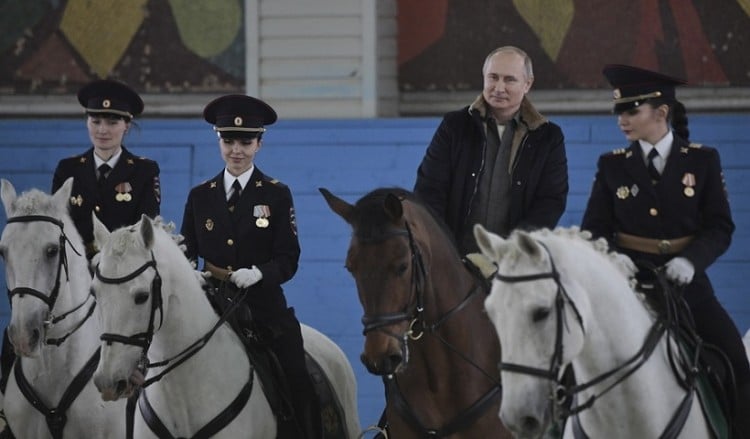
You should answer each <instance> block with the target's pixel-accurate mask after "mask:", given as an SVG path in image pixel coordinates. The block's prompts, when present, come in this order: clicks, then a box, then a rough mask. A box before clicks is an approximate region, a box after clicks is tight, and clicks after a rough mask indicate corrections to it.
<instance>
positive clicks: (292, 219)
mask: <svg viewBox="0 0 750 439" xmlns="http://www.w3.org/2000/svg"><path fill="white" fill-rule="evenodd" d="M289 224H290V225H291V226H292V233H294V236H297V217H296V216H295V214H294V206H292V207H290V208H289Z"/></svg>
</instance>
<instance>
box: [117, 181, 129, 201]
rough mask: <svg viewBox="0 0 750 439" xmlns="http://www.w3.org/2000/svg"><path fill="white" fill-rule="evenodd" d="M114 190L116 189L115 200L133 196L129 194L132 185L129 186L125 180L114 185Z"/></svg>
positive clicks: (123, 199) (127, 198) (124, 199)
mask: <svg viewBox="0 0 750 439" xmlns="http://www.w3.org/2000/svg"><path fill="white" fill-rule="evenodd" d="M115 190H116V191H117V194H115V200H117V201H125V202H129V201H132V200H133V196H132V195H130V192H131V191H132V190H133V186H131V185H130V183H128V182H127V181H125V182H122V183H120V184H118V185H117V186H115Z"/></svg>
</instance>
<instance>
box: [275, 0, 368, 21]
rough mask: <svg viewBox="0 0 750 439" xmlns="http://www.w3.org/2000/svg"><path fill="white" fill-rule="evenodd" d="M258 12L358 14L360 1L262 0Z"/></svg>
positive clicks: (330, 14)
mask: <svg viewBox="0 0 750 439" xmlns="http://www.w3.org/2000/svg"><path fill="white" fill-rule="evenodd" d="M260 6H261V8H260V13H261V16H263V17H264V18H265V17H287V16H295V17H319V16H326V17H331V16H342V15H344V16H346V15H359V14H360V12H361V7H360V2H358V1H351V0H315V1H299V0H264V1H261V5H260Z"/></svg>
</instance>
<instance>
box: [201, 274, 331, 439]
mask: <svg viewBox="0 0 750 439" xmlns="http://www.w3.org/2000/svg"><path fill="white" fill-rule="evenodd" d="M206 293H207V294H206V295H207V297H208V299H209V302H210V303H211V306H212V307H213V308H214V310H215V311H216V313H217V314H218V315H219V316H222V315H225V314H226V313H227V312H228V311H229V314H228V315H227V317H226V321H227V323H229V326H230V327H231V328H232V329H233V330H234V331H235V333H236V334H237V335H238V336H239V338H240V340H242V343H243V345H244V346H245V350H246V352H247V355H248V359H249V361H250V363H251V364H252V366H253V368H254V369H255V372H256V373H257V374H258V377H259V379H260V383H261V387H262V388H263V393H265V395H266V399H267V400H268V403H269V405H270V406H271V409H272V410H273V412H274V414H275V415H276V419H277V420H278V423H279V433H278V437H279V438H282V437H287V436H288V437H297V435H298V431H299V430H298V426H297V421H296V419H295V417H294V409H293V406H292V404H291V398H294V394H293V392H292V390H291V389H290V388H289V385H288V382H287V380H286V377H285V376H284V372H283V368H282V367H281V364H279V360H278V358H277V357H276V355H275V354H274V353H273V351H272V350H271V349H270V348H269V342H270V341H271V340H273V339H274V338H275V337H278V336H279V335H281V334H280V331H281V329H280V328H276V327H268V326H262V325H259V324H257V322H256V321H255V320H253V319H252V315H251V313H250V310H249V309H248V307H246V306H242V305H241V304H240V306H236V307H235V308H234V310H231V309H230V308H231V307H232V306H233V304H234V300H235V298H236V299H237V300H243V299H244V297H240V296H239V295H236V296H234V297H233V298H232V297H228V296H227V295H226V294H224V292H220V291H218V289H216V288H214V287H211V286H209V285H207V286H206ZM305 365H306V367H307V372H308V374H309V376H310V380H311V381H312V383H313V387H314V389H315V394H316V395H317V397H318V401H319V403H320V411H321V413H320V415H321V417H322V423H323V432H324V437H325V438H326V439H328V438H330V439H339V438H341V439H343V438H346V427H345V425H346V424H345V415H344V409H343V407H341V404H340V402H339V401H338V399H337V398H336V393H335V391H334V389H333V386H332V384H331V381H330V378H329V377H328V376H327V375H326V374H325V371H323V369H322V368H321V367H320V364H318V362H317V361H316V360H315V359H314V358H313V357H312V356H311V355H310V354H309V353H308V352H305Z"/></svg>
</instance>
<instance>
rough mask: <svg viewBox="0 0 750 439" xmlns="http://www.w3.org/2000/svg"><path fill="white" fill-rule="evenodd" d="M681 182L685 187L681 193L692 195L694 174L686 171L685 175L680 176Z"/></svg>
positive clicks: (693, 193)
mask: <svg viewBox="0 0 750 439" xmlns="http://www.w3.org/2000/svg"><path fill="white" fill-rule="evenodd" d="M682 184H684V185H685V189H683V190H682V193H684V194H685V196H686V197H692V196H694V195H695V189H694V186H695V174H692V173H690V172H686V173H685V175H683V176H682Z"/></svg>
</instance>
